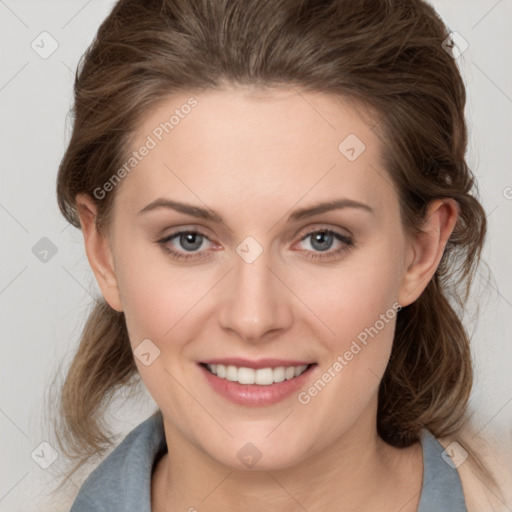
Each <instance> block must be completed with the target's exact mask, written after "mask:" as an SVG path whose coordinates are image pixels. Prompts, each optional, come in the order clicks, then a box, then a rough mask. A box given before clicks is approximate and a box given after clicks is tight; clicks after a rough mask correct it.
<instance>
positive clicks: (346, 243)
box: [157, 228, 354, 261]
mask: <svg viewBox="0 0 512 512" xmlns="http://www.w3.org/2000/svg"><path fill="white" fill-rule="evenodd" d="M318 233H323V234H328V235H332V236H334V238H336V239H337V240H338V241H340V242H342V244H343V245H342V247H340V248H339V249H336V250H334V251H316V252H311V251H307V252H308V253H309V254H307V255H306V256H305V257H306V258H310V259H313V260H317V259H324V260H330V259H333V258H335V257H336V256H338V255H340V254H341V253H343V252H345V251H346V250H347V249H350V248H351V247H353V245H354V243H353V241H352V239H351V238H349V237H348V236H345V235H342V234H341V233H338V232H337V231H333V230H332V229H327V228H326V229H315V230H313V231H309V232H308V233H306V234H305V235H304V236H303V237H302V238H301V239H300V240H299V242H302V241H304V240H306V239H307V238H308V237H310V236H311V235H315V234H318ZM180 235H200V236H202V237H203V238H205V239H207V240H208V237H207V236H206V235H205V234H203V233H201V232H200V231H194V230H183V231H176V232H175V233H171V234H170V235H168V236H166V237H165V238H162V239H161V240H158V241H157V243H158V244H159V245H160V246H161V247H162V249H163V250H164V251H165V252H166V253H167V254H168V255H169V256H171V258H172V259H174V260H177V261H185V260H189V259H191V258H193V259H196V260H197V259H201V258H206V257H208V254H207V252H206V251H203V252H189V254H184V253H182V252H179V251H175V250H174V249H170V248H169V246H168V245H167V244H168V243H169V242H170V241H171V240H173V239H174V238H177V237H179V236H180Z"/></svg>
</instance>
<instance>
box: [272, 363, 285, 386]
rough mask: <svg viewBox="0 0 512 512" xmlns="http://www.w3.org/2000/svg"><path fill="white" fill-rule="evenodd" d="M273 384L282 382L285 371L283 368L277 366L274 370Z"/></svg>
mask: <svg viewBox="0 0 512 512" xmlns="http://www.w3.org/2000/svg"><path fill="white" fill-rule="evenodd" d="M273 373H274V377H273V379H274V382H283V380H284V374H285V369H284V366H278V367H277V368H274V371H273Z"/></svg>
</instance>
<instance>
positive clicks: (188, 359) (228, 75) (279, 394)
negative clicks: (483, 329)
mask: <svg viewBox="0 0 512 512" xmlns="http://www.w3.org/2000/svg"><path fill="white" fill-rule="evenodd" d="M448 38H449V34H448V32H447V30H446V28H445V27H444V25H443V23H442V22H441V20H440V19H439V18H438V16H437V15H436V14H435V12H434V10H433V9H432V8H431V7H430V6H429V5H427V4H426V3H424V2H421V1H415V0H410V1H396V2H388V1H385V0H382V1H375V0H372V1H371V2H370V1H357V2H356V1H348V0H345V1H343V0H337V1H335V0H331V1H322V2H313V1H296V0H295V1H292V0H281V1H275V0H273V1H261V0H260V1H255V0H250V1H245V2H236V1H234V0H233V1H228V0H214V1H209V2H205V1H201V0H193V1H191V0H186V1H185V0H181V1H178V0H159V1H150V2H147V1H144V2H143V1H142V0H135V1H128V0H121V1H120V2H118V3H117V4H116V5H115V7H114V9H113V11H112V13H111V14H110V15H109V17H108V18H107V19H106V20H105V22H104V23H103V24H102V26H101V27H100V29H99V31H98V34H97V38H96V40H95V41H94V42H93V44H92V45H91V47H90V48H89V50H88V51H87V53H86V55H85V56H84V59H83V62H82V63H81V66H80V69H79V72H78V73H77V78H76V84H75V107H74V113H75V123H74V129H73V135H72V138H71V141H70V143H69V147H68V148H67V151H66V154H65V155H64V158H63V160H62V163H61V167H60V170H59V177H58V200H59V205H60V207H61V210H62V212H63V214H64V216H65V217H66V219H67V220H68V221H69V222H71V223H72V224H73V225H75V226H76V227H79V228H81V229H82V231H83V235H84V242H85V249H86V252H87V256H88V259H89V262H90V264H91V268H92V270H93V272H94V274H95V276H96V279H97V282H98V285H99V287H100V289H101V292H102V295H103V299H102V300H100V301H98V302H97V304H96V305H95V309H94V310H93V312H92V313H91V315H90V317H89V319H88V321H87V324H86V326H85V329H84V332H83V334H82V339H81V342H80V346H79V349H78V352H77V354H76V356H75V358H74V361H73V363H72V365H71V368H70V370H69V374H68V377H67V380H66V382H65V385H64V387H63V390H62V401H61V416H62V420H63V421H62V425H61V426H60V427H59V431H60V432H61V438H62V442H61V449H63V451H65V452H66V453H68V455H70V456H76V458H77V460H78V463H77V465H76V467H78V466H79V465H80V464H81V463H82V462H83V461H85V460H87V459H88V457H89V456H91V455H92V454H94V453H96V452H99V453H103V451H104V450H105V449H106V448H107V447H108V446H109V444H108V437H107V435H106V434H105V432H104V431H103V430H102V427H101V416H102V413H103V411H104V409H105V407H106V406H107V405H108V402H109V399H110V398H111V397H112V393H113V392H114V391H116V390H117V389H120V388H122V387H123V386H126V385H129V384H132V383H133V382H137V380H138V377H139V376H140V379H141V380H142V383H143V384H144V386H145V387H146V388H147V390H148V391H149V393H150V394H151V396H152V397H153V398H154V400H155V402H156V403H157V405H158V410H157V411H156V412H155V414H154V415H153V416H151V417H150V418H149V419H148V420H147V421H145V422H144V423H143V424H141V425H139V427H137V429H135V430H134V431H133V432H131V434H130V435H129V436H128V437H127V438H126V439H125V440H124V441H123V443H121V445H120V446H118V447H117V448H116V449H115V450H114V451H113V452H112V453H111V454H110V455H109V456H108V457H107V458H106V459H105V460H104V461H103V462H102V463H101V464H100V466H99V467H98V468H97V469H96V470H95V471H94V472H93V473H92V474H91V476H90V477H89V478H88V480H87V481H86V482H85V483H84V484H83V486H82V487H81V489H80V492H79V494H78V496H77V498H76V500H75V502H74V504H73V507H72V509H71V510H72V512H83V511H93V510H109V511H117V510H119V511H120V510H123V511H128V510H134V511H135V510H137V511H144V512H146V511H147V512H149V511H150V510H152V511H154V512H163V511H170V510H190V511H192V510H199V511H201V512H202V511H208V510H223V511H230V510H249V511H251V510H255V511H256V510H258V511H260V510H270V511H273V510H276V511H277V510H280V511H281V510H285V511H286V510H290V511H291V510H307V511H309V512H313V511H323V510H358V511H366V510H381V511H388V510H389V511H396V510H401V511H402V512H413V511H419V512H426V511H429V510H436V511H439V510H450V511H451V512H454V511H463V510H482V508H481V506H482V505H481V504H482V503H484V502H483V501H479V500H480V499H481V496H476V495H475V489H476V488H478V487H480V488H482V489H483V488H488V487H489V488H493V486H494V485H495V482H493V479H492V476H491V475H490V474H489V471H488V470H487V469H486V468H484V467H483V466H482V464H481V463H480V462H479V458H478V456H477V454H476V453H474V452H473V450H472V447H471V446H470V445H469V444H467V443H464V442H463V440H462V437H461V436H462V432H463V427H464V426H465V424H466V416H465V413H466V407H467V400H468V397H469V394H470V390H471V382H472V369H471V360H470V350H469V341H468V336H467V334H466V331H465V329H464V326H463V325H462V322H461V318H460V317H459V315H458V314H457V312H456V311H455V309H454V301H456V300H459V301H460V303H463V301H464V299H465V298H466V297H467V292H468V290H469V285H470V282H471V278H472V276H473V273H474V271H475V268H476V265H477V263H478V259H479V256H480V251H481V248H482V244H483V241H484V237H485V230H486V222H485V213H484V211H483V209H482V207H481V205H480V204H479V202H478V201H477V199H475V197H474V195H473V193H472V191H473V177H472V175H471V172H470V170H469V169H468V166H467V164H466V162H465V150H466V125H465V120H464V104H465V91H464V86H463V82H462V79H461V77H460V74H459V71H458V69H457V66H456V63H455V61H454V59H453V55H452V54H451V52H450V48H449V47H450V45H449V44H447V41H449V39H448ZM439 439H441V440H445V441H446V440H447V441H446V442H445V441H443V444H441V443H440V442H439ZM69 447H71V448H69ZM445 448H446V449H445ZM464 468H472V469H471V470H469V469H468V470H467V472H468V475H469V476H468V479H464V481H461V475H462V474H463V472H464ZM490 469H492V468H490ZM475 475H477V476H475ZM470 478H472V480H471V479H470ZM491 494H492V496H491V497H490V498H489V500H491V499H493V496H494V494H495V492H493V493H491ZM496 494H497V493H496ZM485 499H487V498H485ZM502 502H503V500H501V503H502ZM485 503H486V506H487V504H488V503H489V502H488V501H485ZM497 503H498V504H499V503H500V501H498V502H497ZM489 506H490V505H489ZM492 506H495V505H494V504H493V505H492Z"/></svg>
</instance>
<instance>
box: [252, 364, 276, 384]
mask: <svg viewBox="0 0 512 512" xmlns="http://www.w3.org/2000/svg"><path fill="white" fill-rule="evenodd" d="M254 382H255V383H256V384H259V385H260V386H270V384H272V383H273V382H274V381H273V372H272V368H260V369H259V370H256V378H255V379H254Z"/></svg>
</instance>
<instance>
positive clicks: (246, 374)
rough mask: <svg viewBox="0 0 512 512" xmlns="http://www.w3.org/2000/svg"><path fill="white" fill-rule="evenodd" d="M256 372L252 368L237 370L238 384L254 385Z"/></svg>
mask: <svg viewBox="0 0 512 512" xmlns="http://www.w3.org/2000/svg"><path fill="white" fill-rule="evenodd" d="M255 374H256V372H255V371H254V370H253V369H252V368H244V367H242V368H238V382H239V383H240V384H254V380H255Z"/></svg>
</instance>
